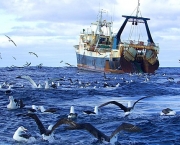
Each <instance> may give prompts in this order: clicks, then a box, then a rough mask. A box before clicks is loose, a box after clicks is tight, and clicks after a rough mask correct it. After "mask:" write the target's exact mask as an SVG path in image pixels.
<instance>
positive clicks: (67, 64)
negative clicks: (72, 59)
mask: <svg viewBox="0 0 180 145" xmlns="http://www.w3.org/2000/svg"><path fill="white" fill-rule="evenodd" d="M65 64H66V65H69V66H73V65H71V64H69V63H67V62H66V63H65Z"/></svg>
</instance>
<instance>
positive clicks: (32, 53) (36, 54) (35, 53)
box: [29, 52, 38, 57]
mask: <svg viewBox="0 0 180 145" xmlns="http://www.w3.org/2000/svg"><path fill="white" fill-rule="evenodd" d="M29 54H33V55H35V56H36V57H38V55H37V54H36V53H34V52H29Z"/></svg>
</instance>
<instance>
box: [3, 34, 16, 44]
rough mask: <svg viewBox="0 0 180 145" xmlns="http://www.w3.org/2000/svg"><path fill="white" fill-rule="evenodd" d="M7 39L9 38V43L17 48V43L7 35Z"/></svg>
mask: <svg viewBox="0 0 180 145" xmlns="http://www.w3.org/2000/svg"><path fill="white" fill-rule="evenodd" d="M5 36H6V37H7V38H9V42H10V41H11V42H12V43H13V44H14V45H15V46H17V45H16V43H15V42H14V41H13V40H12V39H11V38H10V37H9V36H7V35H5Z"/></svg>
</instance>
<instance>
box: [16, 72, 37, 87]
mask: <svg viewBox="0 0 180 145" xmlns="http://www.w3.org/2000/svg"><path fill="white" fill-rule="evenodd" d="M16 78H20V79H26V80H28V81H29V82H30V83H31V84H32V85H33V87H35V88H37V87H38V86H37V84H36V83H35V82H34V80H33V79H32V78H31V77H30V76H26V75H25V76H18V77H16Z"/></svg>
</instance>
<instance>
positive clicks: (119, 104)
mask: <svg viewBox="0 0 180 145" xmlns="http://www.w3.org/2000/svg"><path fill="white" fill-rule="evenodd" d="M148 97H149V96H146V97H142V98H140V99H138V100H137V101H135V102H134V104H133V105H132V106H131V105H130V102H128V107H126V106H124V105H123V104H121V103H119V102H116V101H109V102H106V103H104V104H102V105H100V106H99V108H101V107H103V106H106V105H108V104H114V105H117V106H118V107H119V108H120V109H121V110H123V111H124V113H125V116H127V115H129V114H130V111H131V110H132V109H133V108H134V106H135V105H136V103H138V102H139V101H140V100H142V99H145V98H148Z"/></svg>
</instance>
